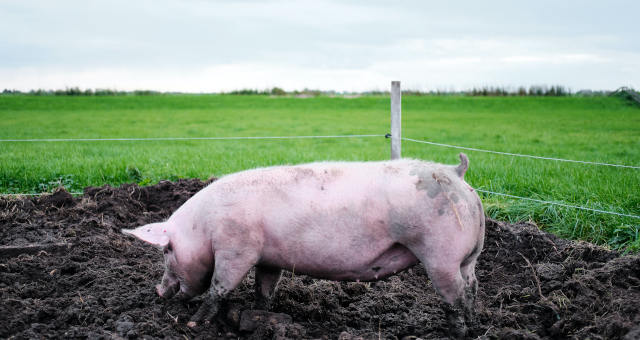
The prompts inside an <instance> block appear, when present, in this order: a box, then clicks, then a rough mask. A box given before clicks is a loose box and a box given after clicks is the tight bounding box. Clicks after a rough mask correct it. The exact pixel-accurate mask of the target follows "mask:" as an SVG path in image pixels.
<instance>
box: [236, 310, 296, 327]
mask: <svg viewBox="0 0 640 340" xmlns="http://www.w3.org/2000/svg"><path fill="white" fill-rule="evenodd" d="M289 323H291V316H290V315H287V314H283V313H272V312H268V311H264V310H253V309H247V310H245V311H243V312H242V314H241V315H240V327H239V330H240V331H241V332H252V331H254V330H255V329H256V328H258V327H259V326H265V325H266V326H275V325H278V324H289Z"/></svg>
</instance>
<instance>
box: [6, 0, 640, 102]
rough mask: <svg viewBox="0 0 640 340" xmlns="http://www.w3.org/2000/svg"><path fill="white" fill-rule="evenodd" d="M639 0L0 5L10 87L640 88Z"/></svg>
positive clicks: (17, 0) (15, 0)
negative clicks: (392, 83)
mask: <svg viewBox="0 0 640 340" xmlns="http://www.w3.org/2000/svg"><path fill="white" fill-rule="evenodd" d="M638 13H640V1H636V0H628V1H615V0H614V1H591V0H582V1H569V0H566V1H561V0H554V1H547V0H534V1H511V0H509V1H477V0H474V1H441V0H440V1H375V0H373V1H371V0H370V1H364V0H363V1H325V0H314V1H266V0H261V1H251V0H244V1H198V0H181V1H178V0H155V1H150V0H149V1H134V0H110V1H91V0H78V1H64V0H58V1H50V0H31V1H30V0H0V90H1V89H3V88H9V89H19V90H29V89H37V88H44V89H59V88H65V87H75V86H78V87H80V88H82V89H86V88H112V89H119V90H135V89H151V90H159V91H184V92H218V91H229V90H233V89H241V88H254V89H265V88H270V87H273V86H279V87H282V88H284V89H286V90H294V89H303V88H312V89H321V90H337V91H366V90H386V89H388V87H389V83H390V81H391V80H401V81H402V87H403V88H405V89H406V88H412V89H417V90H437V89H440V90H451V89H458V90H460V89H468V88H471V87H480V86H512V87H515V86H520V85H524V86H529V85H537V84H546V85H553V84H559V85H563V86H567V87H569V88H571V89H572V90H574V91H575V90H580V89H615V88H618V87H620V86H623V85H625V86H632V87H635V88H640V19H638Z"/></svg>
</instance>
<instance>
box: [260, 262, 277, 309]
mask: <svg viewBox="0 0 640 340" xmlns="http://www.w3.org/2000/svg"><path fill="white" fill-rule="evenodd" d="M281 273H282V269H280V268H275V267H266V266H260V265H258V266H256V308H257V309H266V310H269V309H271V300H272V298H273V294H274V293H275V291H276V287H277V286H278V282H279V281H280V275H281Z"/></svg>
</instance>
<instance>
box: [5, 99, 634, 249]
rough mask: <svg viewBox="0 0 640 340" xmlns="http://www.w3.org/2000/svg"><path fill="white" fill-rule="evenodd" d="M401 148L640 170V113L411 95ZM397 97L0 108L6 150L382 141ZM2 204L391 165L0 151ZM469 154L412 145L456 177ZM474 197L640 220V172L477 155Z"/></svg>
mask: <svg viewBox="0 0 640 340" xmlns="http://www.w3.org/2000/svg"><path fill="white" fill-rule="evenodd" d="M402 110H403V112H402V114H403V117H402V118H403V127H402V129H403V136H404V137H409V138H415V139H424V140H429V141H435V142H440V143H447V144H454V145H461V146H468V147H475V148H480V149H489V150H498V151H506V152H513V153H524V154H532V155H541V156H550V157H558V158H567V159H576V160H586V161H596V162H606V163H616V164H626V165H636V166H637V165H640V109H639V108H638V107H637V106H635V107H634V106H632V105H630V104H628V103H626V102H624V101H623V100H621V99H618V98H612V97H589V98H581V97H554V98H547V97H460V96H422V97H417V96H415V97H414V96H405V97H404V98H403V103H402ZM388 131H389V98H388V97H383V96H378V97H376V96H367V97H360V98H353V99H347V98H338V97H336V98H330V97H317V98H304V99H303V98H292V97H270V96H230V95H157V96H111V97H66V96H60V97H56V96H42V97H38V96H26V95H4V96H0V139H27V138H118V137H206V136H288V135H342V134H384V133H387V132H388ZM0 150H1V151H0V192H2V193H38V192H43V191H48V190H51V189H53V188H54V187H57V186H59V185H64V186H65V187H66V188H67V189H68V190H70V191H81V190H82V188H83V187H85V186H88V185H102V184H106V183H108V184H112V185H118V184H121V183H126V182H137V183H141V184H151V183H156V182H158V181H159V180H161V179H177V178H190V177H199V178H203V179H205V178H208V177H210V176H220V175H223V174H227V173H230V172H234V171H238V170H242V169H247V168H253V167H258V166H267V165H276V164H286V163H288V164H294V163H302V162H310V161H316V160H382V159H388V158H389V140H386V139H384V138H383V137H377V138H354V139H351V138H349V139H347V138H345V139H313V140H308V139H305V140H241V141H109V142H104V141H103V142H0ZM458 152H459V151H458V150H455V149H450V148H443V147H437V146H429V145H424V144H417V143H412V142H407V141H405V142H403V156H404V157H413V158H420V159H427V160H433V161H438V162H444V163H450V164H457V163H458V157H457V154H458ZM466 153H467V155H468V156H469V158H470V170H469V172H468V173H467V176H466V179H467V181H468V182H469V183H470V184H471V185H473V186H474V187H476V188H480V189H485V190H491V191H496V192H502V193H507V194H513V195H518V196H526V197H531V198H536V199H542V200H548V201H557V202H565V203H568V204H574V205H581V206H586V207H591V208H596V209H603V210H609V211H615V212H620V213H626V214H633V215H640V192H639V188H640V170H638V169H623V168H611V167H604V166H594V165H584V164H573V163H561V162H555V161H547V160H536V159H524V158H517V157H510V156H500V155H492V154H486V153H480V152H473V151H469V152H466ZM483 201H484V204H485V209H486V211H487V212H488V213H489V214H490V215H491V216H494V217H497V218H501V219H507V220H528V219H531V220H534V221H536V222H537V223H539V224H540V225H541V226H543V227H545V228H547V229H548V230H550V231H553V232H555V233H557V234H559V235H560V236H563V237H569V238H578V239H585V240H589V241H592V242H596V243H600V244H608V245H609V246H611V247H613V248H621V249H627V250H631V251H638V250H640V238H639V235H638V234H639V228H640V219H634V218H629V217H616V216H610V215H604V214H598V213H592V212H584V211H579V210H575V209H569V208H561V207H557V206H552V205H543V204H537V203H532V202H527V201H520V200H514V199H505V198H501V197H492V196H487V195H485V196H484V197H483Z"/></svg>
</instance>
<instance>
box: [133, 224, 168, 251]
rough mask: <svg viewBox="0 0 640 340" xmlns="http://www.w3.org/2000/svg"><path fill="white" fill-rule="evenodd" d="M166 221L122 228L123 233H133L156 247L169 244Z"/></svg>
mask: <svg viewBox="0 0 640 340" xmlns="http://www.w3.org/2000/svg"><path fill="white" fill-rule="evenodd" d="M168 228H169V225H168V223H151V224H147V225H143V226H142V227H138V228H136V229H122V233H123V234H129V235H133V236H135V237H137V238H139V239H141V240H143V241H145V242H148V243H151V244H153V245H156V246H158V247H164V246H166V245H167V244H169V231H168Z"/></svg>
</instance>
